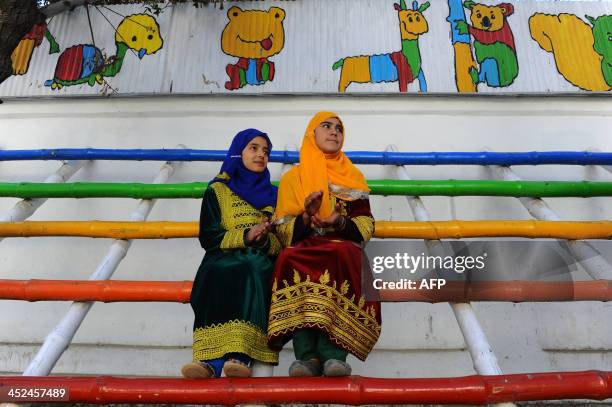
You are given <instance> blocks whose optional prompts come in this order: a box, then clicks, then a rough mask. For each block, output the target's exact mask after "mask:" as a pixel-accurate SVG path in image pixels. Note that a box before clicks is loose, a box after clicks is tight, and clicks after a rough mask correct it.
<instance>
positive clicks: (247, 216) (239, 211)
mask: <svg viewBox="0 0 612 407" xmlns="http://www.w3.org/2000/svg"><path fill="white" fill-rule="evenodd" d="M211 188H212V189H213V191H214V192H215V195H216V197H217V202H218V203H219V208H220V211H221V227H222V228H223V229H225V230H227V232H226V233H225V236H223V240H222V241H221V245H220V247H221V249H222V250H227V249H243V248H244V247H245V245H244V230H245V229H248V228H250V227H252V226H255V225H257V224H258V223H260V222H261V221H262V220H263V218H264V217H265V215H264V213H263V212H267V213H273V212H274V208H273V207H272V206H266V207H265V208H263V209H262V210H261V211H260V210H257V209H255V208H253V207H252V206H251V204H249V203H248V202H247V201H245V200H244V199H242V198H240V197H239V196H238V195H236V194H235V193H234V191H232V190H231V189H229V187H228V186H227V185H225V184H224V183H222V182H215V183H214V184H212V185H211Z"/></svg>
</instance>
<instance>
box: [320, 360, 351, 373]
mask: <svg viewBox="0 0 612 407" xmlns="http://www.w3.org/2000/svg"><path fill="white" fill-rule="evenodd" d="M351 371H352V369H351V365H349V364H348V363H346V362H343V361H341V360H337V359H329V360H328V361H326V362H325V364H324V365H323V374H324V375H325V376H329V377H338V376H350V375H351Z"/></svg>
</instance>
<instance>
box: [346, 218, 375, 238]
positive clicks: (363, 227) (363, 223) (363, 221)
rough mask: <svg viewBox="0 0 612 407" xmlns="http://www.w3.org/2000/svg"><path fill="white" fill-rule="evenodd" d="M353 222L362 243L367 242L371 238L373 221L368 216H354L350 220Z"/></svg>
mask: <svg viewBox="0 0 612 407" xmlns="http://www.w3.org/2000/svg"><path fill="white" fill-rule="evenodd" d="M351 220H352V221H353V222H355V226H357V229H359V233H361V236H362V237H363V241H364V242H367V241H369V240H370V239H371V238H372V235H373V234H374V219H372V217H370V216H355V217H354V218H351Z"/></svg>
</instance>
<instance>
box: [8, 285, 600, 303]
mask: <svg viewBox="0 0 612 407" xmlns="http://www.w3.org/2000/svg"><path fill="white" fill-rule="evenodd" d="M191 285H192V283H191V282H190V281H118V280H109V281H72V280H0V299H4V300H25V301H101V302H182V303H188V302H189V296H190V295H191ZM380 297H381V300H382V301H411V302H429V303H435V302H448V301H453V302H469V301H509V302H529V301H543V302H544V301H612V281H609V280H597V281H573V282H572V281H486V282H484V281H483V282H471V283H469V284H468V283H464V282H453V281H449V282H447V283H446V285H445V286H443V287H442V288H440V289H414V290H410V289H385V290H381V291H380Z"/></svg>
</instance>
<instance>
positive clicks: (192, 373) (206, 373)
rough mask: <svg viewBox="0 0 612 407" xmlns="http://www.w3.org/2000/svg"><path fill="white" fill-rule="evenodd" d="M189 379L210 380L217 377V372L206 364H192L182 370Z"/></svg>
mask: <svg viewBox="0 0 612 407" xmlns="http://www.w3.org/2000/svg"><path fill="white" fill-rule="evenodd" d="M181 373H182V374H183V377H186V378H187V379H208V378H211V377H215V370H214V369H213V368H212V366H210V365H209V364H208V363H206V362H191V363H187V364H186V365H185V366H183V367H182V368H181Z"/></svg>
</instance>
